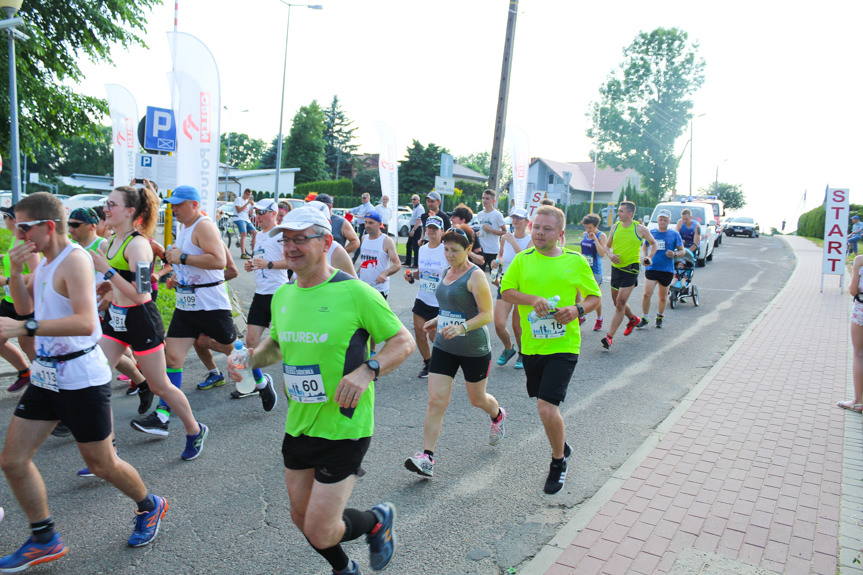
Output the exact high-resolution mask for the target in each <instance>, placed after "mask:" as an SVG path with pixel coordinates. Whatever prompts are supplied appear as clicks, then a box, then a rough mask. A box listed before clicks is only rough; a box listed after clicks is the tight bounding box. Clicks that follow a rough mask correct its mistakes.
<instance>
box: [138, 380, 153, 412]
mask: <svg viewBox="0 0 863 575" xmlns="http://www.w3.org/2000/svg"><path fill="white" fill-rule="evenodd" d="M154 397H155V395H153V392H152V391H150V385H149V384H141V385H140V386H138V413H139V414H140V415H144V414H145V413H147V412H148V411H150V407H151V406H152V405H153V398H154Z"/></svg>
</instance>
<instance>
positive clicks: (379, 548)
mask: <svg viewBox="0 0 863 575" xmlns="http://www.w3.org/2000/svg"><path fill="white" fill-rule="evenodd" d="M372 513H374V514H375V516H376V517H377V518H378V524H377V525H375V528H374V529H372V532H371V533H369V534H368V535H366V543H368V544H369V565H370V566H371V568H372V569H374V570H375V571H380V570H382V569H383V568H385V567H386V566H387V565H388V564H389V562H390V560H391V559H392V558H393V555H395V553H396V533H395V530H394V528H393V523H395V520H396V507H395V505H393V504H392V503H389V502H386V503H381V504H380V505H375V506H374V507H372Z"/></svg>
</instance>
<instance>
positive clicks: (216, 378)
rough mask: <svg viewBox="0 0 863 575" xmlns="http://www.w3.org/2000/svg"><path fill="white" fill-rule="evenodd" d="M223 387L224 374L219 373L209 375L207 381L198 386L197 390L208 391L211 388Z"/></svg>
mask: <svg viewBox="0 0 863 575" xmlns="http://www.w3.org/2000/svg"><path fill="white" fill-rule="evenodd" d="M223 385H225V374H223V373H222V372H221V371H220V372H219V373H211V374H209V375H208V376H207V379H205V380H204V381H202V382H201V383H199V384H198V389H210V388H211V387H222V386H223Z"/></svg>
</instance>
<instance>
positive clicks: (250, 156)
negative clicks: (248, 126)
mask: <svg viewBox="0 0 863 575" xmlns="http://www.w3.org/2000/svg"><path fill="white" fill-rule="evenodd" d="M230 141H231V167H236V168H239V169H241V170H251V169H252V168H254V167H256V166H257V165H258V163H259V162H260V161H261V159H262V158H263V156H264V151H265V150H266V149H267V143H266V142H265V141H264V140H258V139H256V138H251V137H249V135H248V134H240V133H237V132H231V137H230ZM219 161H220V162H225V163H227V161H228V134H222V146H221V148H220V151H219ZM275 163H276V156H275V150H273V160H272V165H270V167H273V165H275Z"/></svg>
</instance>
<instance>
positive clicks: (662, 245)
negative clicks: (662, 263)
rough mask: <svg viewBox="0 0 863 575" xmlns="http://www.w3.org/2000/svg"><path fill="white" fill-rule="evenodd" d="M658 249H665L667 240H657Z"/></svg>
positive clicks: (661, 250) (662, 250)
mask: <svg viewBox="0 0 863 575" xmlns="http://www.w3.org/2000/svg"><path fill="white" fill-rule="evenodd" d="M656 250H657V251H660V252H664V251H665V240H656Z"/></svg>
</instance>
